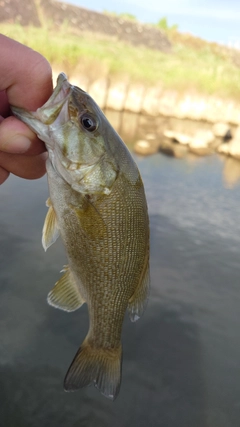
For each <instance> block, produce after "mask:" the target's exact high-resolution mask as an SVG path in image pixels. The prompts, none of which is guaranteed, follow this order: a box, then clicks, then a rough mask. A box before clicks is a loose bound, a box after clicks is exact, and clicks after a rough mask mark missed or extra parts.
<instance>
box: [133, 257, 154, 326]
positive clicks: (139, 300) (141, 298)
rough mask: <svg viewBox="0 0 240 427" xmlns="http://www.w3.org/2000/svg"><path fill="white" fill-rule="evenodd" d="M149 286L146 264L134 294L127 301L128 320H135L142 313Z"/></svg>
mask: <svg viewBox="0 0 240 427" xmlns="http://www.w3.org/2000/svg"><path fill="white" fill-rule="evenodd" d="M149 287H150V277H149V265H148V264H147V266H146V270H145V272H144V274H143V279H142V281H141V282H140V284H139V286H138V287H137V289H136V290H135V292H134V294H133V295H132V296H131V298H130V300H129V301H128V313H129V317H130V320H131V321H132V322H136V321H137V320H138V319H139V318H140V317H141V315H142V314H143V312H144V310H145V308H146V305H147V300H148V293H149Z"/></svg>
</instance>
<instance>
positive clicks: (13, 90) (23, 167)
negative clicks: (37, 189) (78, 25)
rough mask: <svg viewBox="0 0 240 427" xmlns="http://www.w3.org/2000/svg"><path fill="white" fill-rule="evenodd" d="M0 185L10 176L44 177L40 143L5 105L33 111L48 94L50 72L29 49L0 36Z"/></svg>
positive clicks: (44, 100)
mask: <svg viewBox="0 0 240 427" xmlns="http://www.w3.org/2000/svg"><path fill="white" fill-rule="evenodd" d="M0 58H1V61H0V184H2V183H3V182H4V181H5V180H6V179H7V177H8V176H9V174H10V173H13V174H14V175H17V176H20V177H22V178H28V179H35V178H40V177H41V176H42V175H44V173H45V161H46V152H45V151H46V149H45V145H44V143H43V142H42V141H40V140H39V139H38V138H37V136H36V135H35V134H34V133H33V132H32V131H31V130H30V129H29V128H28V127H27V126H26V125H25V124H24V123H22V122H21V121H20V120H18V119H16V118H15V117H13V116H12V115H11V111H10V107H9V105H14V106H16V107H22V108H26V109H28V110H31V111H35V110H36V109H37V108H39V107H41V106H42V105H43V104H44V103H45V102H46V101H47V99H48V98H49V96H50V95H51V93H52V89H53V88H52V70H51V67H50V65H49V63H48V62H47V60H46V59H45V58H44V57H43V56H41V55H40V54H39V53H37V52H35V51H33V50H31V49H30V48H28V47H26V46H24V45H22V44H20V43H18V42H16V41H15V40H12V39H9V38H8V37H5V36H3V35H2V34H0Z"/></svg>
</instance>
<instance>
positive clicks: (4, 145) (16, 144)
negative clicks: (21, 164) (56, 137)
mask: <svg viewBox="0 0 240 427" xmlns="http://www.w3.org/2000/svg"><path fill="white" fill-rule="evenodd" d="M30 145H31V141H30V139H29V138H27V137H26V136H24V135H14V136H12V137H11V138H9V139H7V140H5V141H0V150H1V151H5V152H7V153H12V154H21V153H25V152H26V151H27V150H28V149H29V147H30Z"/></svg>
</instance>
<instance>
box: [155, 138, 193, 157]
mask: <svg viewBox="0 0 240 427" xmlns="http://www.w3.org/2000/svg"><path fill="white" fill-rule="evenodd" d="M160 151H161V152H162V153H164V154H166V155H167V156H171V157H176V158H178V159H181V158H183V157H185V156H186V154H187V152H188V149H187V147H186V146H182V145H178V144H174V143H173V142H170V141H168V140H163V141H162V142H161V145H160Z"/></svg>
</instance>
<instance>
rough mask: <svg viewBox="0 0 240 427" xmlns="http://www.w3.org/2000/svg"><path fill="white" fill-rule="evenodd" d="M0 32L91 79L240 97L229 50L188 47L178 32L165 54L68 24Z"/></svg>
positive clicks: (3, 27)
mask: <svg viewBox="0 0 240 427" xmlns="http://www.w3.org/2000/svg"><path fill="white" fill-rule="evenodd" d="M0 31H1V32H2V33H3V34H5V35H8V36H9V37H12V38H14V39H16V40H18V41H20V42H21V43H24V44H26V45H28V46H30V47H32V48H33V49H35V50H37V51H39V52H40V53H42V54H43V55H44V56H45V57H46V58H47V59H48V60H49V61H50V63H51V64H52V66H53V67H55V68H58V69H59V68H61V69H62V70H63V71H65V72H66V73H67V74H69V75H70V76H71V75H73V74H75V75H76V74H77V73H86V74H87V75H88V76H90V77H91V79H92V80H94V79H97V78H100V77H103V76H106V75H108V76H109V77H111V78H122V77H125V76H126V77H127V78H128V79H130V81H134V82H143V83H144V84H145V85H146V86H161V87H164V88H169V89H176V90H178V91H179V92H182V91H185V90H188V91H189V90H191V91H194V92H197V93H203V94H217V95H219V96H224V97H232V98H236V97H238V98H239V94H240V69H239V68H238V67H237V66H235V65H234V63H233V61H232V58H231V55H230V54H227V53H226V49H220V48H218V47H216V45H212V44H208V43H206V42H202V43H201V41H200V42H199V41H198V43H197V46H195V44H194V42H191V43H189V40H188V43H186V42H185V41H184V40H182V39H181V37H179V39H178V35H177V33H176V32H175V35H174V41H173V48H172V52H171V53H168V54H165V53H162V52H160V51H156V50H150V49H147V48H144V47H134V46H132V45H130V44H127V43H123V42H120V41H117V40H113V39H110V38H107V37H104V36H100V35H96V34H91V33H86V34H82V33H80V32H79V33H78V34H74V33H73V30H72V29H70V27H69V26H68V25H67V24H65V25H63V26H62V27H61V28H54V27H53V26H52V25H50V24H49V25H48V26H47V25H45V26H44V27H43V28H35V27H21V26H20V25H16V24H0ZM192 40H193V41H194V38H193V39H192Z"/></svg>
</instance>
